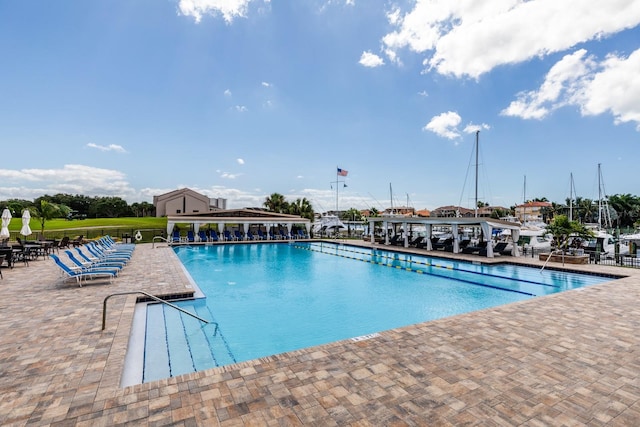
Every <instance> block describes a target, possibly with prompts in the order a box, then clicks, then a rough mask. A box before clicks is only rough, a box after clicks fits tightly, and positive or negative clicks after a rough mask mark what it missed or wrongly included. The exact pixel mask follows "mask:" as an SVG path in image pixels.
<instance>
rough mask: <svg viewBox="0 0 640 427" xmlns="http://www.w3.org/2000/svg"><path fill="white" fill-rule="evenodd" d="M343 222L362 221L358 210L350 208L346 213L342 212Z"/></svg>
mask: <svg viewBox="0 0 640 427" xmlns="http://www.w3.org/2000/svg"><path fill="white" fill-rule="evenodd" d="M341 219H343V220H345V221H362V220H363V218H362V213H361V212H360V210H358V209H356V208H350V209H349V210H347V211H344V212H343V213H342V218H341Z"/></svg>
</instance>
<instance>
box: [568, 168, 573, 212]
mask: <svg viewBox="0 0 640 427" xmlns="http://www.w3.org/2000/svg"><path fill="white" fill-rule="evenodd" d="M569 221H573V172H571V173H570V175H569Z"/></svg>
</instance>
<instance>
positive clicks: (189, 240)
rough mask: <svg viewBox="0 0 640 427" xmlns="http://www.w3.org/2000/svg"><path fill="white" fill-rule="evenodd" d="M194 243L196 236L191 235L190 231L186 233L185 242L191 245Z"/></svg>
mask: <svg viewBox="0 0 640 427" xmlns="http://www.w3.org/2000/svg"><path fill="white" fill-rule="evenodd" d="M195 241H196V236H195V234H193V231H191V230H189V231H187V242H189V243H193V242H195Z"/></svg>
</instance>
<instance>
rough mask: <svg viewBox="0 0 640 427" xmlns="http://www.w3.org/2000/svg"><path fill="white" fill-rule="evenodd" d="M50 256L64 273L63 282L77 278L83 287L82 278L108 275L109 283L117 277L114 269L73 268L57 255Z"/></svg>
mask: <svg viewBox="0 0 640 427" xmlns="http://www.w3.org/2000/svg"><path fill="white" fill-rule="evenodd" d="M49 257H50V258H51V259H53V261H54V262H55V263H56V265H57V266H58V267H59V268H60V270H61V271H62V275H63V279H62V281H63V282H64V281H66V280H69V279H75V280H76V283H77V284H78V286H80V287H82V280H83V279H84V280H85V281H86V280H87V279H95V278H98V277H106V278H108V279H109V283H112V282H113V278H114V277H116V272H115V271H113V270H102V269H90V270H84V269H72V268H71V267H69V266H68V265H66V264H65V263H63V262H62V261H60V258H58V256H57V255H55V254H51V255H50V256H49Z"/></svg>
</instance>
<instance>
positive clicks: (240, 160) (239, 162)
mask: <svg viewBox="0 0 640 427" xmlns="http://www.w3.org/2000/svg"><path fill="white" fill-rule="evenodd" d="M236 162H238V164H239V165H244V159H236Z"/></svg>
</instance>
